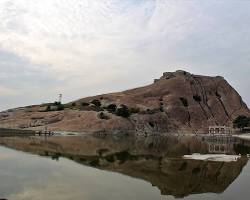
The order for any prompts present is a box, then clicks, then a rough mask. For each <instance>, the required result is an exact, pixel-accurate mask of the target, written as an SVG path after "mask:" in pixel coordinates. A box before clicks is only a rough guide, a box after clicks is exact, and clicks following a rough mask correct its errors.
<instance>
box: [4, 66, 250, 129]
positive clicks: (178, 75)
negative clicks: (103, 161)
mask: <svg viewBox="0 0 250 200" xmlns="http://www.w3.org/2000/svg"><path fill="white" fill-rule="evenodd" d="M122 105H124V106H122ZM64 107H65V108H64V110H60V109H62V108H61V107H58V105H53V104H51V105H50V104H47V105H35V106H29V107H24V108H17V109H13V110H9V111H6V112H2V113H1V114H0V127H3V128H22V129H33V130H41V129H43V128H44V127H45V126H47V127H48V128H49V129H51V130H63V131H80V132H98V131H135V130H136V131H140V132H147V133H152V132H176V131H182V132H199V133H202V132H207V128H208V126H209V125H216V124H217V125H228V126H232V121H233V120H234V118H235V117H237V116H238V115H247V116H250V111H249V109H248V108H247V106H246V104H245V103H244V102H243V101H242V98H241V97H240V95H239V94H238V93H237V92H236V91H235V90H234V89H233V88H232V87H231V86H230V85H229V84H228V82H227V81H226V80H225V79H224V78H223V77H220V76H217V77H208V76H200V75H193V74H190V73H188V72H185V71H176V72H166V73H164V74H163V76H162V77H161V78H160V79H156V80H155V81H154V83H153V84H151V85H148V86H145V87H141V88H136V89H132V90H127V91H123V92H118V93H111V94H104V95H99V96H94V97H87V98H83V99H79V100H77V101H75V102H71V103H69V104H66V105H64ZM120 107H121V108H120ZM54 110H56V111H54Z"/></svg>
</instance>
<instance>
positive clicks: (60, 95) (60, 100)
mask: <svg viewBox="0 0 250 200" xmlns="http://www.w3.org/2000/svg"><path fill="white" fill-rule="evenodd" d="M58 102H59V103H62V94H59V101H58Z"/></svg>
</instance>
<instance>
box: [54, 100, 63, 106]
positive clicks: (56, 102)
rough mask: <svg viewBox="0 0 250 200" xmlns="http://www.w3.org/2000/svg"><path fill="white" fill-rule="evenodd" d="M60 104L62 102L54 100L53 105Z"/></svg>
mask: <svg viewBox="0 0 250 200" xmlns="http://www.w3.org/2000/svg"><path fill="white" fill-rule="evenodd" d="M61 104H62V103H61V102H59V101H55V102H54V105H55V106H59V105H61Z"/></svg>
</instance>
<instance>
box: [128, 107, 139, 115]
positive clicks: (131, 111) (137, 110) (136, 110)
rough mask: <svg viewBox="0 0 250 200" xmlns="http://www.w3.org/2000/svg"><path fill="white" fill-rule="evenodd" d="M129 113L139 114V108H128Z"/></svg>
mask: <svg viewBox="0 0 250 200" xmlns="http://www.w3.org/2000/svg"><path fill="white" fill-rule="evenodd" d="M129 112H130V114H136V113H139V112H140V109H139V108H130V109H129Z"/></svg>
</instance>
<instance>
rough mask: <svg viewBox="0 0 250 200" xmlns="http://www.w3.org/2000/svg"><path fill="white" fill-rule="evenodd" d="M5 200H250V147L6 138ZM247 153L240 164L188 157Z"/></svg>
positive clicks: (1, 152)
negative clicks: (198, 154)
mask: <svg viewBox="0 0 250 200" xmlns="http://www.w3.org/2000/svg"><path fill="white" fill-rule="evenodd" d="M0 145H1V146H0V199H1V198H6V199H8V200H12V199H13V200H42V199H43V200H44V199H46V200H50V199H51V200H57V199H58V200H59V199H60V200H71V199H72V200H74V199H75V200H78V199H79V200H80V199H81V200H82V199H84V200H129V199H133V200H135V199H136V200H152V199H169V200H171V199H176V198H182V199H192V200H196V199H197V200H198V199H199V200H200V199H205V200H207V199H211V200H214V199H216V200H217V199H225V200H235V199H241V200H248V199H250V189H249V185H250V164H249V163H248V158H247V156H246V155H247V154H248V153H250V150H249V149H250V148H249V146H250V142H248V141H243V140H239V139H235V138H226V139H225V138H224V139H218V138H217V139H215V138H212V139H211V138H205V139H204V138H198V137H172V136H171V137H170V136H165V137H147V138H144V137H133V136H128V137H117V136H105V137H91V136H84V137H51V138H46V139H45V138H37V137H30V138H17V137H15V138H14V137H12V138H0ZM193 153H202V154H213V153H216V154H221V153H225V154H229V155H235V154H242V156H241V157H240V158H239V159H238V160H234V161H230V162H225V161H224V160H223V159H222V160H220V159H219V160H217V161H209V160H193V159H184V158H183V157H182V156H183V155H186V154H193Z"/></svg>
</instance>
